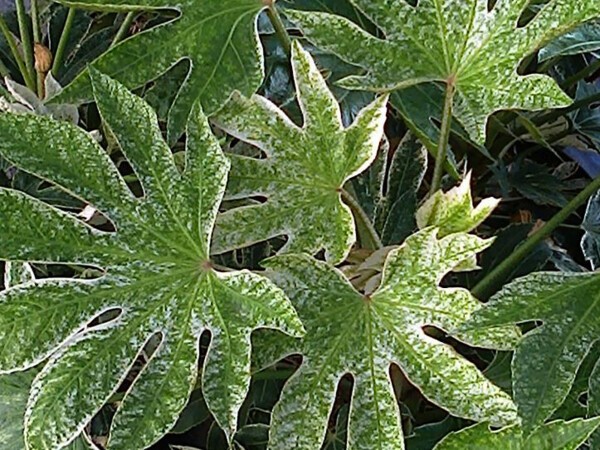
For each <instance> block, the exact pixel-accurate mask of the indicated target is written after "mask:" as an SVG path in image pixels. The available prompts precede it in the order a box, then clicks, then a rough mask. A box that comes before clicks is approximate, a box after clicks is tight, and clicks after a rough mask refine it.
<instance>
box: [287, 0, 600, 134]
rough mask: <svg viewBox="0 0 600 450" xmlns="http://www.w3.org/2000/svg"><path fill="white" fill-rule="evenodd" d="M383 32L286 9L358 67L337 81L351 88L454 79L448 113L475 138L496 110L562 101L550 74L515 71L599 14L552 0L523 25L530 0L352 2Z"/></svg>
mask: <svg viewBox="0 0 600 450" xmlns="http://www.w3.org/2000/svg"><path fill="white" fill-rule="evenodd" d="M352 3H353V4H355V5H356V6H357V7H359V8H360V9H361V10H362V11H363V12H364V13H365V14H366V15H367V16H368V17H370V18H371V20H372V21H373V22H374V23H375V24H377V26H378V27H379V28H380V29H381V30H382V31H383V33H384V34H385V36H386V38H385V39H380V38H377V37H375V36H373V35H371V34H369V33H368V32H366V31H365V30H363V29H361V28H360V27H358V26H357V25H355V24H353V23H352V22H350V21H349V20H347V19H345V18H342V17H339V16H335V15H332V14H328V13H322V12H300V11H289V12H286V14H287V15H288V17H289V18H290V19H292V20H294V21H295V22H297V23H298V24H300V25H301V26H302V29H303V31H304V33H305V34H306V36H307V37H308V38H309V39H310V40H312V41H313V42H315V43H316V44H317V45H319V46H322V47H324V48H326V49H327V50H330V51H332V52H333V53H336V54H337V55H339V56H340V57H341V58H342V59H344V60H346V61H348V62H350V63H353V64H356V65H359V66H361V67H363V68H364V69H365V71H366V73H365V74H364V75H361V76H351V77H348V78H346V79H345V80H343V86H344V87H347V88H351V89H366V90H373V91H378V92H380V91H393V90H397V89H402V88H405V87H408V86H413V85H416V84H421V83H426V82H440V83H452V84H453V85H454V86H455V88H456V95H455V98H454V114H455V116H456V117H457V118H458V119H459V120H460V122H461V123H462V124H463V125H464V127H465V128H466V130H467V131H468V133H469V135H470V136H471V137H472V138H473V139H474V140H475V141H477V142H478V143H483V141H484V140H485V125H486V121H487V118H488V116H489V115H490V114H492V113H493V112H495V111H498V110H502V109H528V110H537V109H544V108H552V107H560V106H565V105H567V104H569V103H570V99H569V98H568V97H567V96H566V95H565V94H564V93H563V92H562V91H561V90H560V88H559V87H558V85H557V84H556V83H555V82H554V81H553V80H552V79H551V78H550V77H548V76H545V75H539V74H533V75H527V76H522V75H519V74H518V73H517V68H518V67H519V64H520V63H521V61H522V60H523V59H524V58H525V57H526V56H527V55H529V54H531V53H533V52H534V51H535V50H536V49H539V48H540V47H542V46H543V45H544V44H546V43H548V42H549V41H550V40H551V39H553V38H555V37H557V36H560V35H561V34H563V33H565V32H567V31H569V30H570V29H572V28H574V27H575V26H577V25H579V24H581V23H583V22H585V21H586V20H589V19H592V18H594V17H598V16H599V15H600V13H599V12H598V3H597V0H551V1H550V2H549V3H548V4H547V5H546V6H545V7H544V8H543V9H542V10H541V11H540V12H539V14H538V15H537V16H536V17H535V18H534V19H533V20H532V21H531V22H530V23H528V24H527V25H526V26H523V27H517V21H518V20H519V17H520V16H521V14H522V13H523V11H524V9H525V7H526V6H527V5H528V4H529V0H500V1H497V2H496V3H495V5H494V7H493V8H492V9H491V10H490V11H488V3H489V2H488V1H487V0H420V1H419V2H418V4H417V6H411V5H410V4H409V3H408V2H407V1H405V0H352Z"/></svg>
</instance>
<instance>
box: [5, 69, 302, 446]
mask: <svg viewBox="0 0 600 450" xmlns="http://www.w3.org/2000/svg"><path fill="white" fill-rule="evenodd" d="M90 74H91V77H92V80H93V86H94V93H95V98H96V102H97V105H98V108H99V110H100V113H101V115H102V117H103V119H104V121H105V124H106V126H107V128H108V129H109V130H110V132H111V133H112V135H114V137H115V138H116V139H117V141H118V142H119V144H120V147H121V149H122V151H123V153H124V154H125V156H126V157H127V159H128V161H129V163H130V164H131V167H132V168H133V169H134V171H135V174H136V175H137V178H138V179H139V181H140V183H141V185H142V187H143V194H144V195H143V197H140V198H138V197H135V196H134V195H133V194H132V192H131V191H130V190H129V188H128V186H127V185H126V184H125V182H124V181H123V179H122V177H121V175H120V173H119V172H118V171H117V169H116V167H115V166H114V165H113V163H112V162H111V160H110V158H109V157H108V155H107V154H106V153H105V151H104V150H103V149H102V148H100V147H99V146H98V145H97V143H96V142H95V141H94V140H93V139H92V138H91V137H90V136H89V135H88V134H87V133H85V132H84V131H82V130H80V129H78V128H76V127H74V126H72V125H70V124H68V123H58V122H54V121H52V120H50V119H47V118H43V117H35V116H17V115H6V114H5V115H0V153H1V154H2V155H3V156H4V157H5V158H7V159H8V160H10V161H11V162H12V163H13V164H15V165H17V166H18V167H21V168H23V169H24V170H27V171H29V172H32V173H35V174H37V175H38V176H40V177H42V178H44V179H49V180H53V181H55V182H56V183H57V184H58V185H60V186H61V187H62V188H63V189H65V190H68V191H69V192H71V193H72V194H74V195H75V196H77V197H79V198H81V199H83V200H85V201H86V202H89V203H90V204H91V205H92V206H93V207H94V208H96V209H97V210H99V211H100V212H102V213H103V214H105V215H106V216H107V217H108V218H110V220H111V221H112V223H113V224H114V226H115V228H116V231H115V232H106V231H99V230H96V229H93V228H91V227H90V226H89V225H87V224H85V223H83V222H82V221H80V220H79V219H78V218H77V217H75V216H73V215H70V214H67V213H64V212H61V211H59V210H58V209H56V208H54V207H51V206H49V205H47V204H44V203H42V202H40V201H39V200H36V199H33V198H31V197H29V196H27V195H25V194H23V193H21V192H17V191H14V190H7V189H0V235H1V236H2V246H1V247H0V259H5V260H12V261H41V262H59V263H67V262H68V263H75V264H88V265H93V266H96V267H98V268H101V269H102V271H103V272H102V276H100V277H99V278H95V279H89V280H83V279H56V278H47V279H40V280H36V281H34V282H30V283H28V284H25V285H20V286H14V287H13V288H11V289H9V290H7V291H5V292H3V293H2V294H0V341H1V342H2V349H1V350H0V371H2V372H10V371H14V370H21V369H26V368H28V367H32V366H34V365H36V364H37V363H39V362H41V361H43V360H45V359H47V358H49V361H48V363H47V364H46V366H45V367H44V368H43V370H42V371H41V372H40V373H39V375H37V377H36V378H35V380H34V382H33V387H32V393H31V396H30V398H29V402H28V409H27V414H26V418H25V426H26V428H25V434H26V440H27V444H28V448H29V449H30V450H42V449H43V450H46V449H52V450H55V449H60V448H62V447H64V446H65V445H67V444H68V443H69V442H70V441H71V440H72V439H74V438H75V436H76V435H77V434H78V433H79V432H80V431H81V430H82V429H83V427H84V426H85V425H86V423H87V422H88V421H89V420H90V419H91V417H93V416H94V415H95V414H96V413H97V412H98V411H99V409H100V408H101V407H102V406H103V404H104V403H105V402H106V401H107V400H108V398H109V397H110V396H111V395H112V394H113V393H114V392H115V391H116V390H117V388H118V387H119V385H120V384H121V382H122V381H123V380H124V378H125V376H126V375H127V373H128V371H129V370H130V369H131V367H132V365H133V363H134V361H135V360H136V358H138V357H139V356H141V355H142V350H143V349H144V347H145V346H146V344H147V343H148V342H150V341H151V340H152V341H153V342H154V343H155V344H156V350H155V351H153V352H152V353H151V354H149V355H146V356H147V358H146V360H145V361H146V365H145V366H144V368H143V370H142V371H141V373H140V374H139V376H138V377H137V379H136V380H135V382H134V384H133V385H132V387H131V388H130V389H129V390H128V391H127V393H126V395H125V397H124V400H123V401H122V402H121V403H120V407H119V410H118V412H117V414H116V416H115V418H114V421H113V426H112V430H111V437H110V441H109V444H108V448H110V449H123V450H132V449H142V448H146V447H147V446H149V445H150V444H152V443H153V442H155V441H156V440H157V439H159V438H160V437H161V436H162V435H163V434H164V433H166V432H167V431H168V430H169V429H170V427H172V426H173V425H174V423H175V421H176V420H177V417H178V415H179V413H180V411H181V410H182V409H183V407H184V406H185V404H186V402H187V399H188V396H189V394H190V392H191V390H192V388H193V386H194V383H195V380H196V377H197V372H198V357H199V354H198V352H199V345H198V339H199V337H200V335H201V334H202V333H203V332H204V331H205V330H208V331H210V333H211V335H212V340H211V344H210V347H209V351H208V355H207V357H206V361H205V363H204V369H203V372H202V386H203V389H204V393H205V399H206V402H207V404H208V406H209V408H210V409H211V411H212V413H213V414H214V416H215V418H216V420H217V421H218V423H219V425H220V426H221V427H222V428H223V429H224V430H225V432H226V433H227V434H228V436H229V437H230V436H231V434H232V433H233V432H234V430H235V428H236V416H237V411H238V409H239V407H240V405H241V403H242V401H243V399H244V397H245V395H246V392H247V389H248V384H249V381H250V334H251V332H252V330H253V329H255V328H263V327H266V328H277V329H280V330H282V331H284V332H287V333H290V334H292V335H296V336H297V335H299V334H301V333H302V331H303V328H302V325H301V323H300V322H299V320H298V317H297V316H296V314H295V312H294V310H293V307H292V306H291V304H290V303H289V300H287V299H286V297H285V295H284V293H283V292H282V291H281V290H280V289H279V288H277V287H276V286H275V285H274V284H272V283H271V282H270V281H268V280H267V279H266V278H263V277H260V276H258V275H254V274H252V273H250V272H247V271H242V272H227V273H220V272H217V271H215V270H214V269H213V268H212V266H211V263H210V261H209V245H208V243H209V242H210V236H211V232H212V228H213V223H214V219H215V216H216V214H217V209H218V206H219V203H220V200H221V197H222V195H223V191H224V188H225V184H226V177H227V171H228V161H227V159H226V158H225V156H224V155H223V154H222V152H221V149H220V147H219V145H218V142H217V140H216V139H215V138H214V136H213V135H212V134H211V132H210V128H209V126H208V123H207V121H206V119H205V117H204V116H203V114H202V112H201V109H200V107H199V106H196V107H195V108H194V111H193V113H192V115H191V118H190V120H189V122H188V129H187V132H188V139H187V149H186V164H185V170H184V171H183V173H180V172H179V171H178V169H177V167H176V165H175V163H174V161H173V156H172V154H171V152H170V150H169V148H168V146H167V145H166V143H165V142H164V141H163V139H162V136H161V133H160V129H159V127H158V123H157V120H156V116H155V114H154V112H153V111H152V110H151V109H150V107H149V106H148V105H147V104H145V103H144V102H143V101H142V100H141V99H139V98H138V97H135V96H134V95H132V94H131V93H129V92H128V91H127V90H126V89H125V88H124V87H123V86H122V85H120V84H118V83H116V82H114V81H112V80H111V79H109V78H108V77H106V76H104V75H101V74H99V73H97V72H95V71H91V72H90ZM107 311H113V312H114V314H113V317H112V318H107V317H106V315H105V316H104V317H101V316H102V315H103V314H104V313H106V312H107ZM99 317H100V318H101V319H102V320H95V321H94V320H93V319H98V318H99Z"/></svg>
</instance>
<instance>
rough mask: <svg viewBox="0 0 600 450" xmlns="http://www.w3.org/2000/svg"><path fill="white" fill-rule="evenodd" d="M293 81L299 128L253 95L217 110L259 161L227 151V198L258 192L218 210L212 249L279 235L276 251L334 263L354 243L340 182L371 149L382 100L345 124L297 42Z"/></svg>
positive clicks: (368, 158) (361, 166) (358, 168)
mask: <svg viewBox="0 0 600 450" xmlns="http://www.w3.org/2000/svg"><path fill="white" fill-rule="evenodd" d="M292 53H293V54H292V65H293V69H294V80H295V83H296V88H297V91H298V100H299V102H300V105H301V107H302V111H303V116H304V126H303V127H302V128H300V127H298V126H296V125H295V124H294V123H293V122H292V121H291V120H290V119H289V118H288V117H287V116H286V115H285V114H284V113H283V112H282V111H281V110H279V109H278V108H277V107H276V106H275V105H274V104H272V103H271V102H269V101H268V100H267V99H265V98H263V97H260V96H258V95H255V96H253V97H252V98H250V99H247V98H244V97H242V96H240V95H236V96H234V98H233V100H232V101H231V102H230V103H229V104H228V105H226V106H225V107H224V108H223V110H222V111H221V112H220V114H219V115H218V117H217V119H216V122H217V124H218V125H219V126H220V127H221V128H223V129H225V130H226V131H227V132H228V133H230V134H231V135H233V136H235V137H237V138H239V139H242V140H243V141H246V142H248V143H250V144H253V145H255V146H257V147H258V148H260V149H261V150H262V151H263V152H264V153H265V154H266V158H264V159H256V158H250V157H244V156H238V155H231V156H230V158H231V162H232V169H231V176H230V179H229V185H228V188H227V198H231V199H240V198H248V197H252V196H257V195H260V196H266V197H267V201H266V202H265V203H263V204H260V205H253V206H245V207H241V208H237V209H233V210H230V211H227V212H225V213H224V214H222V215H221V216H219V218H218V220H217V228H216V230H215V236H214V240H213V247H212V249H213V251H214V252H216V253H219V252H224V251H228V250H232V249H235V248H239V247H244V246H247V245H250V244H253V243H256V242H260V241H264V240H267V239H269V238H272V237H275V236H281V235H286V236H287V237H288V242H287V244H286V246H285V247H284V248H283V249H282V252H307V253H312V254H314V253H316V252H317V251H319V250H321V249H325V254H326V257H327V259H328V261H331V262H334V263H337V262H340V261H342V260H343V259H344V258H345V257H346V255H347V254H348V251H349V250H350V247H351V246H352V244H353V243H354V241H355V231H354V221H353V218H352V214H351V212H350V209H349V208H348V207H347V206H346V205H345V204H343V203H342V202H341V200H340V192H339V191H340V189H341V188H342V186H343V185H344V183H345V182H346V181H347V180H348V179H349V178H352V177H353V176H355V175H358V174H359V173H361V172H362V171H364V170H365V169H366V168H367V167H368V166H369V164H370V163H371V162H372V161H373V159H374V158H375V156H376V154H377V148H378V145H379V141H380V140H381V137H382V135H383V125H384V122H385V118H386V103H387V97H386V96H382V97H380V98H378V99H377V100H375V101H374V102H373V103H371V104H370V105H369V106H367V107H366V108H365V109H363V110H362V111H361V112H360V114H359V115H358V117H357V118H356V120H355V121H354V123H353V124H352V125H351V126H350V127H349V128H346V129H345V128H344V126H343V124H342V119H341V114H340V108H339V105H338V103H337V101H336V100H335V97H334V96H333V94H332V93H331V92H330V91H329V89H328V88H327V85H326V83H325V80H324V79H323V77H322V76H321V74H320V73H319V71H318V69H317V67H316V66H315V64H314V62H313V60H312V58H311V56H310V55H309V54H308V52H306V51H305V50H303V49H302V48H301V46H300V44H298V43H297V42H295V43H294V46H293V52H292Z"/></svg>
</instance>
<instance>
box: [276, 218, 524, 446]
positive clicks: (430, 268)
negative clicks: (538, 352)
mask: <svg viewBox="0 0 600 450" xmlns="http://www.w3.org/2000/svg"><path fill="white" fill-rule="evenodd" d="M488 245H489V242H488V241H484V240H482V239H479V238H477V237H475V236H470V235H467V234H464V233H460V234H453V235H450V236H446V237H444V238H442V239H438V238H436V230H435V229H431V228H430V229H426V230H423V231H421V232H419V233H417V234H415V235H413V236H411V237H409V238H408V239H407V240H406V242H405V243H404V245H402V246H401V247H400V248H398V249H396V250H393V251H392V252H391V253H390V255H389V256H388V258H387V261H386V264H385V268H384V274H383V281H382V283H381V285H380V287H379V289H378V290H377V291H376V292H375V293H373V294H372V295H371V296H366V295H362V294H360V293H359V292H357V291H356V290H355V289H354V288H353V287H352V285H351V284H350V283H349V281H348V280H347V279H346V278H345V277H344V276H343V275H342V274H341V272H339V271H338V270H336V269H334V268H333V267H332V266H330V265H328V264H326V263H324V262H319V261H316V260H314V259H312V258H310V257H308V256H306V255H304V256H302V255H282V256H278V257H275V258H273V259H270V260H268V262H267V263H266V265H267V267H268V268H269V269H270V271H271V275H270V276H271V278H272V279H273V280H274V281H275V282H276V283H277V284H278V285H280V286H281V287H282V288H283V289H284V291H285V292H286V293H287V294H288V296H289V297H290V299H291V300H292V302H293V304H294V306H295V307H296V309H297V310H298V314H299V315H300V317H301V319H302V321H303V323H304V325H305V327H306V329H307V334H306V336H305V337H304V339H303V343H302V350H301V353H302V355H303V363H302V365H301V367H300V369H299V370H298V371H297V372H296V373H295V374H294V375H293V376H292V377H291V378H290V380H289V381H288V382H287V384H286V385H285V387H284V389H283V392H282V396H281V399H280V401H279V403H278V404H277V405H276V406H275V409H274V410H273V415H272V423H271V435H270V448H272V449H274V450H275V449H288V448H294V449H299V450H303V449H307V450H308V449H315V448H319V447H320V446H321V444H322V443H323V440H324V437H325V433H326V429H327V422H328V417H329V415H330V413H331V410H332V408H333V401H334V398H335V392H336V387H337V384H338V382H339V381H340V379H341V378H342V376H344V375H345V374H347V373H350V374H351V375H352V376H353V378H354V389H353V393H352V403H351V411H350V425H349V429H348V448H349V449H357V448H369V449H376V448H377V449H403V448H404V444H403V438H402V432H401V427H400V417H399V409H398V403H397V401H396V398H395V396H394V392H393V389H392V384H391V379H390V375H389V369H390V365H391V364H397V365H398V366H399V367H400V368H401V369H402V371H403V372H404V373H405V375H406V376H407V378H408V379H409V380H410V381H411V382H412V383H414V384H415V385H416V386H417V387H418V388H419V389H420V390H421V391H422V393H423V395H425V397H427V398H428V399H429V400H430V401H432V402H434V403H436V404H438V405H440V406H441V407H442V408H445V409H447V410H448V411H449V412H450V413H451V414H453V415H457V416H460V417H466V418H470V419H472V420H490V421H492V422H493V423H494V424H496V425H503V424H510V423H512V422H514V421H515V420H516V407H515V406H514V404H513V402H512V400H511V399H510V397H509V396H508V395H507V394H506V393H504V392H503V391H501V390H500V389H499V388H498V387H496V386H494V385H493V384H492V383H491V382H489V381H488V380H487V379H486V378H485V377H484V376H483V375H482V374H481V372H479V370H478V369H477V368H476V367H475V366H474V365H473V364H471V363H470V362H468V361H467V360H466V359H464V358H462V357H461V356H459V355H458V354H457V353H456V352H455V351H454V350H453V349H452V348H451V347H450V346H448V345H446V344H443V343H441V342H440V341H437V340H435V339H433V338H432V337H430V336H429V335H427V334H426V333H425V332H424V330H423V327H425V326H435V327H437V328H440V329H442V330H450V329H452V328H453V327H454V326H456V325H457V324H460V323H462V322H463V321H464V320H465V319H466V318H467V317H468V316H469V315H470V314H471V313H472V312H474V311H475V310H476V309H477V308H479V302H478V301H477V300H476V299H475V298H473V297H472V296H471V295H470V294H469V292H468V291H467V290H465V289H461V288H440V287H439V285H438V284H439V282H440V280H441V278H442V277H443V276H444V275H445V274H446V273H447V272H449V271H450V270H451V269H452V268H453V267H454V266H456V265H457V264H458V263H459V262H460V261H462V260H464V259H465V258H469V257H470V256H472V255H475V254H476V253H477V252H479V251H481V250H483V249H484V248H486V247H487V246H488ZM477 338H479V339H480V340H481V341H483V340H484V337H483V336H482V335H480V336H477ZM488 338H489V342H490V343H492V345H494V344H498V343H499V342H500V339H496V340H494V337H493V336H491V337H488ZM514 338H515V336H513V337H512V339H513V340H514ZM463 339H464V340H466V341H472V340H473V337H467V336H466V335H464V336H463ZM503 339H504V340H506V339H507V336H504V337H503ZM508 340H510V338H508ZM492 341H493V342H492Z"/></svg>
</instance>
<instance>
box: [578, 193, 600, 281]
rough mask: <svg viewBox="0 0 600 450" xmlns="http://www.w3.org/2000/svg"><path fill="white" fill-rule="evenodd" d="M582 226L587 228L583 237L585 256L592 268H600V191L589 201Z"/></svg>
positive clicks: (582, 246) (582, 244) (582, 243)
mask: <svg viewBox="0 0 600 450" xmlns="http://www.w3.org/2000/svg"><path fill="white" fill-rule="evenodd" d="M581 227H582V228H583V229H584V230H585V233H584V235H583V237H582V238H581V249H582V250H583V256H585V259H586V260H588V261H589V262H590V264H591V266H592V269H594V270H598V269H600V191H598V192H596V194H594V195H593V196H592V197H591V198H590V199H589V201H588V205H587V208H586V210H585V216H584V217H583V222H582V224H581Z"/></svg>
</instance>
